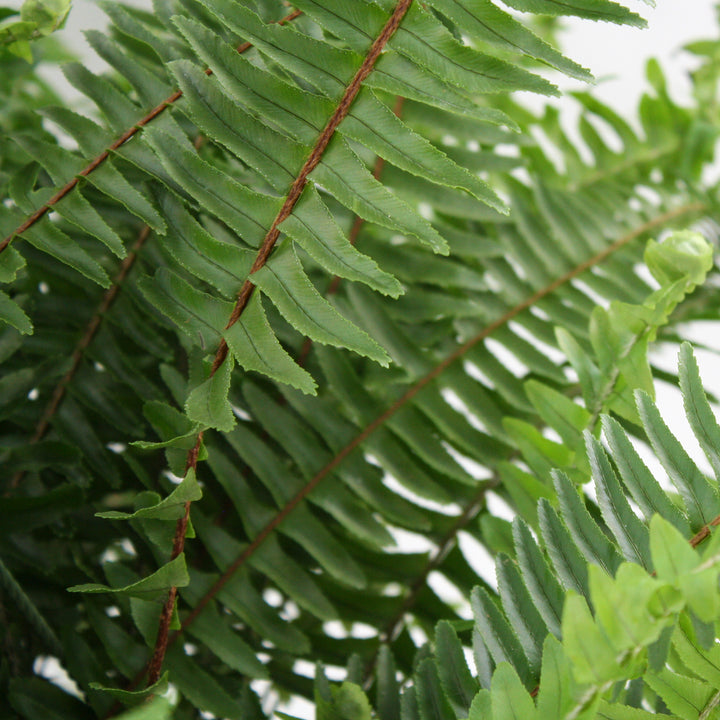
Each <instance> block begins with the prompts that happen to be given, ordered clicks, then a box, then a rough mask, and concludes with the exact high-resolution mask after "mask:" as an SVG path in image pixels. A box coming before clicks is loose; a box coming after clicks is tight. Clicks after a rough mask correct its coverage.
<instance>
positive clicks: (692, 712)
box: [645, 668, 718, 720]
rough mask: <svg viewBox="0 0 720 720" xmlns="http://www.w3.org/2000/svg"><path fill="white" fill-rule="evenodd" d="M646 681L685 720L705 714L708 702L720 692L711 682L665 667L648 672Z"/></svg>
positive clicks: (694, 718)
mask: <svg viewBox="0 0 720 720" xmlns="http://www.w3.org/2000/svg"><path fill="white" fill-rule="evenodd" d="M645 682H646V683H647V684H648V685H649V686H650V687H651V688H652V689H653V690H654V691H655V692H656V693H657V694H658V695H659V696H660V697H661V698H662V699H663V700H664V701H665V704H666V705H667V706H668V708H669V709H670V711H671V712H674V713H675V714H676V715H679V716H680V717H681V718H683V720H697V719H698V718H700V717H703V718H705V717H708V718H709V717H716V715H703V713H704V711H705V708H706V707H708V703H709V702H710V701H711V699H712V698H713V697H714V696H716V694H717V693H718V690H717V688H715V687H713V686H712V685H710V684H709V683H706V682H703V681H702V680H697V679H696V678H690V677H687V676H686V675H680V674H679V673H675V672H673V671H672V670H669V669H667V668H663V669H662V670H661V671H660V672H659V673H648V674H647V675H646V676H645Z"/></svg>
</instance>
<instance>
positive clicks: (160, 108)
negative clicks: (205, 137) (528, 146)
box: [0, 10, 302, 253]
mask: <svg viewBox="0 0 720 720" xmlns="http://www.w3.org/2000/svg"><path fill="white" fill-rule="evenodd" d="M301 14H302V11H301V10H295V11H293V12H291V13H290V14H289V15H286V16H285V17H284V18H283V19H282V20H279V21H278V24H279V25H284V24H285V23H288V22H290V21H291V20H294V19H295V18H296V17H297V16H298V15H301ZM251 47H252V44H251V43H248V42H246V43H243V44H242V45H240V46H239V47H238V48H237V51H238V52H239V53H243V52H245V51H246V50H247V49H248V48H251ZM205 74H206V75H208V76H209V75H212V74H213V71H212V70H211V69H210V68H207V69H206V70H205ZM182 95H183V93H182V90H176V91H175V92H174V93H173V94H172V95H170V96H169V97H168V98H166V99H165V100H163V101H162V102H161V103H160V104H159V105H157V106H156V107H154V108H153V109H152V110H151V111H150V112H149V113H148V114H147V115H146V116H145V117H144V118H142V120H139V121H138V123H137V124H136V125H134V126H133V127H131V128H128V129H127V130H126V131H125V132H124V133H123V134H122V135H121V136H120V137H119V138H118V139H117V140H115V142H113V143H112V144H111V145H110V146H109V147H108V148H107V149H106V150H103V151H102V152H101V153H100V154H99V155H98V156H97V157H96V158H94V159H93V160H91V161H90V163H89V164H88V165H87V166H86V167H84V168H83V169H82V170H81V171H80V172H79V173H78V174H77V175H76V176H75V177H74V178H73V179H72V180H69V181H68V182H67V183H66V184H65V185H64V186H63V187H62V188H61V189H60V190H58V192H57V193H55V195H53V196H52V197H51V198H50V199H49V200H48V201H47V202H46V203H45V204H44V205H43V206H42V207H40V208H38V209H37V210H36V211H35V212H34V213H33V214H32V215H31V216H30V217H29V218H27V219H26V220H25V221H24V222H23V223H22V224H21V225H20V226H19V227H18V228H17V229H16V230H14V231H13V232H11V233H10V234H9V235H8V236H7V237H6V238H5V239H4V240H3V241H2V242H0V253H2V251H3V250H5V248H7V247H8V245H10V243H11V242H12V239H13V238H14V237H15V236H17V235H22V233H24V232H25V231H26V230H29V229H30V228H31V227H32V226H33V225H34V224H35V223H36V222H37V221H38V220H40V219H41V218H42V217H43V216H44V215H46V214H47V213H48V212H49V211H50V210H51V209H52V207H53V206H54V205H56V204H57V203H59V202H60V200H62V199H63V198H64V197H65V196H66V195H67V194H68V193H70V192H72V190H74V189H75V187H76V186H77V184H78V183H79V182H80V178H83V177H87V176H88V175H90V173H92V172H93V171H94V170H97V169H98V168H99V167H100V165H102V164H103V163H104V162H105V161H106V160H107V159H108V158H109V157H110V154H111V153H112V152H113V151H114V150H117V149H118V148H119V147H120V146H121V145H124V144H125V143H126V142H127V141H128V140H130V139H131V138H132V137H134V136H135V135H137V133H138V132H140V130H142V128H144V127H145V126H146V125H147V124H148V123H151V122H152V121H153V120H154V119H155V118H156V117H158V115H161V114H162V113H163V112H165V110H167V109H168V108H169V107H171V106H172V105H174V104H175V102H177V101H178V100H179V99H180V98H181V97H182Z"/></svg>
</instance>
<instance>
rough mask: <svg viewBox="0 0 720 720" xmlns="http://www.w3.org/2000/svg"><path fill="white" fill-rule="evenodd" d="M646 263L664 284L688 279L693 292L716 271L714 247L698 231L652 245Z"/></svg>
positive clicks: (678, 234) (680, 233)
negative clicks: (714, 266) (713, 269)
mask: <svg viewBox="0 0 720 720" xmlns="http://www.w3.org/2000/svg"><path fill="white" fill-rule="evenodd" d="M645 264H646V265H647V266H648V268H649V269H650V272H651V273H652V274H653V275H654V276H655V278H656V280H657V281H658V282H659V283H660V284H661V285H669V284H671V283H674V282H676V281H677V280H681V279H684V278H687V283H688V291H689V290H690V289H691V288H692V287H694V286H695V285H700V284H702V283H703V282H704V281H705V276H706V275H707V273H708V272H710V270H711V269H712V266H713V248H712V245H710V243H709V242H708V241H707V240H706V239H705V238H704V237H703V236H702V235H701V234H700V233H698V232H692V231H690V230H684V231H680V232H675V233H673V234H672V235H671V236H670V237H669V238H667V239H665V240H663V242H661V243H656V242H654V241H652V240H651V241H650V242H649V243H648V246H647V249H646V250H645Z"/></svg>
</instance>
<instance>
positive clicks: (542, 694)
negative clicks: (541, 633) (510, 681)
mask: <svg viewBox="0 0 720 720" xmlns="http://www.w3.org/2000/svg"><path fill="white" fill-rule="evenodd" d="M575 692H576V686H575V679H574V677H573V669H572V665H571V664H570V662H569V661H568V658H567V657H566V655H565V653H564V652H563V648H562V645H561V644H560V641H559V640H558V639H557V638H556V637H554V636H553V635H550V634H548V636H547V637H546V638H545V642H544V643H543V652H542V670H541V672H540V686H539V688H538V694H537V717H538V719H539V720H544V719H545V718H564V717H565V716H566V713H567V712H568V711H569V710H570V709H571V708H572V706H573V704H574V696H575Z"/></svg>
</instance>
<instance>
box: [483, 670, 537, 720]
mask: <svg viewBox="0 0 720 720" xmlns="http://www.w3.org/2000/svg"><path fill="white" fill-rule="evenodd" d="M490 697H491V700H492V716H493V720H531V718H533V717H535V703H533V700H532V698H531V697H530V693H529V692H528V691H527V690H526V689H525V686H524V685H523V684H522V682H520V678H519V677H518V674H517V673H516V672H515V669H514V668H513V666H512V665H511V664H510V663H507V662H502V663H500V664H499V665H498V666H497V667H496V668H495V672H494V673H493V679H492V685H491V686H490Z"/></svg>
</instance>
